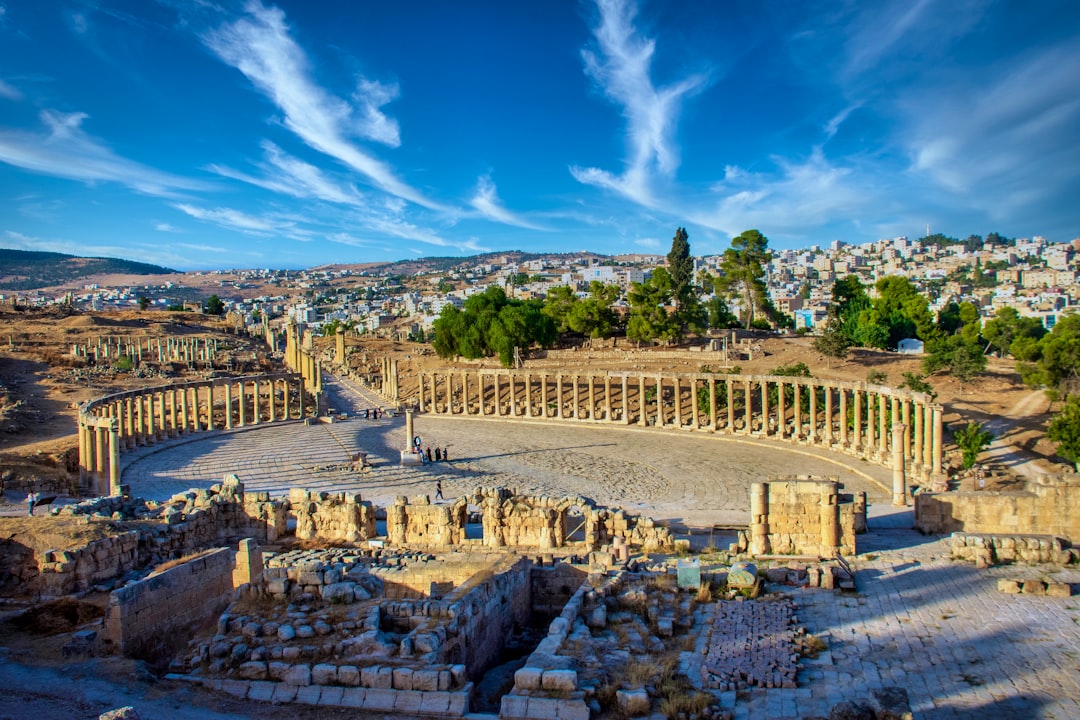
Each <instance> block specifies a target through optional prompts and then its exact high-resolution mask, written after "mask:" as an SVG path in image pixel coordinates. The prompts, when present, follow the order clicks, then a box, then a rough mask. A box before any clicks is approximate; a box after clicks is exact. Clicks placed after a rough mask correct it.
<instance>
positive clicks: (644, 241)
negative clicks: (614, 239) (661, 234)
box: [634, 238, 660, 250]
mask: <svg viewBox="0 0 1080 720" xmlns="http://www.w3.org/2000/svg"><path fill="white" fill-rule="evenodd" d="M634 244H635V245H638V246H640V247H643V248H649V249H650V250H656V249H658V248H659V247H660V241H659V240H657V239H656V238H641V239H639V240H635V241H634Z"/></svg>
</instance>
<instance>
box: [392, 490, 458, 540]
mask: <svg viewBox="0 0 1080 720" xmlns="http://www.w3.org/2000/svg"><path fill="white" fill-rule="evenodd" d="M467 504H468V501H467V499H465V498H458V500H457V502H455V503H454V504H453V505H432V504H431V503H430V501H429V500H428V497H427V496H426V495H420V496H417V497H414V498H413V499H412V501H411V502H410V501H409V500H408V499H407V498H406V497H404V496H400V497H398V498H396V499H395V500H394V504H393V505H391V506H390V507H388V508H386V537H387V539H388V540H389V541H390V542H391V543H393V544H395V545H410V546H428V547H448V546H450V545H459V544H461V543H462V542H463V541H464V540H465V523H466V517H465V511H466V508H467Z"/></svg>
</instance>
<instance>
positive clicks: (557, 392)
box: [555, 373, 563, 420]
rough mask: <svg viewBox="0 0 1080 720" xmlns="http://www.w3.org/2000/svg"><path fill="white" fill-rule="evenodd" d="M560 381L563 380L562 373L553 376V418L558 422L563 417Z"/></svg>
mask: <svg viewBox="0 0 1080 720" xmlns="http://www.w3.org/2000/svg"><path fill="white" fill-rule="evenodd" d="M562 380H563V376H562V373H559V374H558V375H556V376H555V417H557V418H559V419H560V420H561V419H562V417H563V406H562V404H563V400H562V399H563V387H562Z"/></svg>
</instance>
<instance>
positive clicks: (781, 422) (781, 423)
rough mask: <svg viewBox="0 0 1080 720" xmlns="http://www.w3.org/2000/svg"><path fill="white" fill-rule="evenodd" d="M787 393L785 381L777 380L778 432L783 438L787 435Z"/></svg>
mask: <svg viewBox="0 0 1080 720" xmlns="http://www.w3.org/2000/svg"><path fill="white" fill-rule="evenodd" d="M786 395H787V393H786V392H785V391H784V381H783V380H777V382H776V432H777V433H779V435H780V439H781V440H783V439H784V437H785V436H786V435H787V397H786Z"/></svg>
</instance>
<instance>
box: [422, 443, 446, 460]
mask: <svg viewBox="0 0 1080 720" xmlns="http://www.w3.org/2000/svg"><path fill="white" fill-rule="evenodd" d="M422 454H423V456H424V457H426V458H427V461H428V462H449V460H450V451H449V450H447V449H446V448H441V449H440V448H435V459H434V460H432V458H431V446H430V445H429V446H428V447H426V448H424V451H423V453H422Z"/></svg>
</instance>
